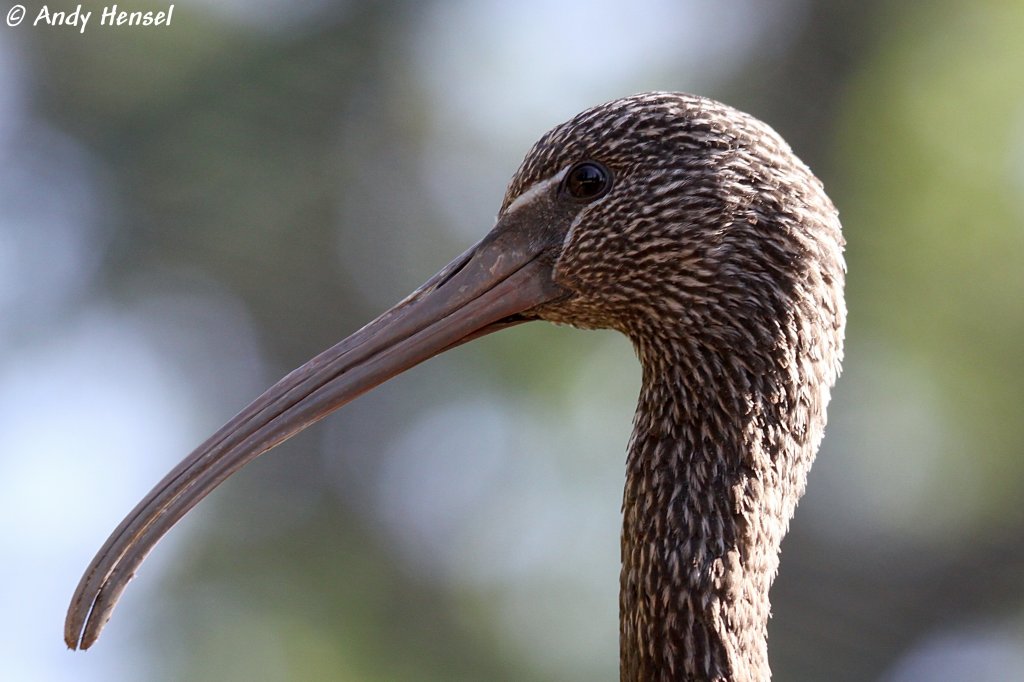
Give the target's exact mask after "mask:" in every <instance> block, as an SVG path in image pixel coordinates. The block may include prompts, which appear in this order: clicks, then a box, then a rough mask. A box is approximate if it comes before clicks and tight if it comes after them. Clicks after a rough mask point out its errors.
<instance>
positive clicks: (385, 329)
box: [64, 224, 567, 649]
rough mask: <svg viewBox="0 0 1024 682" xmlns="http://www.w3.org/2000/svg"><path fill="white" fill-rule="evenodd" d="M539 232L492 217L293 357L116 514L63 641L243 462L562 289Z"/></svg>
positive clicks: (76, 643)
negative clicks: (330, 342)
mask: <svg viewBox="0 0 1024 682" xmlns="http://www.w3.org/2000/svg"><path fill="white" fill-rule="evenodd" d="M548 246H550V243H549V240H546V239H543V238H539V236H538V233H537V232H536V231H533V232H531V231H530V230H518V229H509V228H508V227H506V228H502V227H501V226H500V224H499V227H496V228H495V230H494V231H492V232H491V234H489V235H488V236H487V237H486V238H485V239H484V240H483V241H482V242H480V243H479V244H478V245H477V246H475V247H473V248H472V249H470V250H469V251H467V252H466V253H464V254H463V255H462V256H460V257H459V258H457V259H456V260H454V261H453V262H452V263H450V264H449V265H448V266H447V267H445V268H444V269H443V270H441V272H439V273H437V274H436V275H434V277H432V278H430V279H429V280H428V281H427V282H426V283H425V284H424V285H423V286H422V287H420V288H419V289H417V290H416V291H415V292H413V293H412V294H411V295H410V296H409V297H408V298H406V299H405V300H404V301H402V302H401V303H399V304H398V305H396V306H395V307H394V308H392V309H391V310H388V311H387V312H385V313H384V314H383V315H381V316H380V317H379V318H377V319H376V320H374V321H373V322H371V323H370V324H368V325H366V326H365V327H363V328H362V329H360V330H359V331H358V332H356V333H355V334H353V335H352V336H350V337H348V338H347V339H345V340H344V341H342V342H341V343H339V344H337V345H336V346H334V347H333V348H330V349H328V350H326V351H324V352H323V353H321V354H320V355H318V356H316V357H315V358H313V359H312V360H310V361H309V362H307V363H306V364H304V365H302V366H301V367H299V368H298V369H296V370H295V371H293V372H292V373H290V374H289V375H287V376H286V377H284V378H283V379H281V380H280V381H279V382H277V383H276V384H275V385H274V386H272V387H271V388H270V389H269V390H267V391H266V392H265V393H264V394H263V395H261V396H260V397H259V398H257V399H256V400H255V401H254V402H253V403H252V404H251V405H249V406H248V407H246V408H245V409H244V410H242V411H241V412H240V413H239V414H238V415H237V416H235V417H234V419H232V420H231V421H229V422H228V423H227V424H225V425H224V426H223V427H221V429H220V430H219V431H217V432H216V433H215V434H214V435H213V436H211V437H210V438H209V439H208V440H207V441H206V442H205V443H203V444H202V445H200V446H199V447H198V448H197V449H196V450H195V451H194V452H192V454H190V455H189V456H188V457H186V458H185V459H184V460H183V461H182V462H181V463H180V464H179V465H178V466H176V467H175V468H174V469H173V470H172V471H171V472H170V473H169V474H167V476H166V477H164V479H163V480H162V481H160V482H159V483H158V484H157V485H156V487H155V488H153V490H152V491H150V493H149V494H148V495H146V497H145V499H143V500H142V501H141V502H140V503H139V504H138V505H137V506H136V507H135V509H133V510H132V511H131V513H130V514H128V516H127V517H126V518H125V519H124V521H122V522H121V525H119V526H118V527H117V528H116V529H115V530H114V532H113V533H112V534H111V536H110V538H108V539H107V542H106V543H105V544H104V545H103V547H102V548H101V549H100V551H99V552H98V553H97V554H96V557H95V558H94V559H93V561H92V564H90V566H89V567H88V569H86V572H85V574H84V575H83V576H82V580H81V582H79V584H78V588H77V589H76V590H75V594H74V597H73V598H72V601H71V606H70V608H69V609H68V614H67V620H66V621H65V626H64V641H65V642H67V645H68V647H70V648H72V649H75V648H79V647H81V648H82V649H87V648H89V647H90V646H91V645H92V644H93V643H94V642H95V641H96V639H97V638H98V637H99V634H100V630H102V628H103V626H104V625H105V624H106V622H107V620H108V619H109V618H110V615H111V612H112V611H113V609H114V606H115V605H116V604H117V601H118V599H119V598H120V596H121V593H122V592H123V591H124V589H125V587H126V586H127V584H128V581H129V580H131V578H132V576H133V575H134V574H135V571H136V570H137V569H138V567H139V565H140V564H141V563H142V561H143V559H145V558H146V555H147V554H148V553H149V552H150V550H152V549H153V547H154V546H155V545H156V543H157V542H158V541H159V540H160V538H161V537H163V535H164V534H165V533H166V532H167V531H168V530H170V528H171V527H172V526H173V525H174V524H175V523H177V522H178V521H179V520H180V519H181V517H182V516H184V515H185V513H186V512H188V510H189V509H191V508H192V507H193V506H195V504H196V503H197V502H199V501H200V500H201V499H202V498H203V497H205V496H206V495H207V494H208V493H209V492H210V491H212V490H213V489H214V488H216V487H217V486H218V485H220V483H221V482H223V481H224V479H226V478H227V477H228V476H230V475H231V474H233V473H234V472H236V471H238V470H239V469H240V468H241V467H243V466H244V465H245V464H247V463H248V462H250V461H252V460H253V459H255V458H256V457H257V456H259V455H260V454H262V453H264V452H266V451H267V450H269V449H270V448H272V447H274V446H275V445H277V444H278V443H280V442H282V441H284V440H285V439H287V438H289V437H290V436H292V435H294V434H295V433H297V432H299V431H301V430H302V429H304V428H306V427H307V426H309V425H310V424H312V423H314V422H316V421H318V420H319V419H321V418H323V417H324V416H325V415H327V414H328V413H329V412H331V411H332V410H335V409H337V408H338V407H340V406H342V405H344V404H345V403H347V402H348V401H350V400H352V399H354V398H356V397H357V396H359V395H361V394H362V393H365V392H366V391H368V390H370V389H371V388H373V387H374V386H377V385H378V384H380V383H382V382H384V381H386V380H387V379H389V378H391V377H393V376H395V375H396V374H399V373H400V372H402V371H404V370H406V369H409V368H410V367H413V366H414V365H417V364H419V363H420V362H423V361H424V360H426V359H428V358H430V357H432V356H434V355H437V354H438V353H441V352H444V351H445V350H447V349H449V348H452V347H454V346H457V345H459V344H461V343H464V342H466V341H469V340H471V339H474V338H477V337H480V336H483V335H485V334H489V333H491V332H494V331H497V330H498V329H502V328H505V327H508V326H511V325H513V324H518V323H519V322H525V321H527V320H528V319H530V317H529V315H528V312H529V311H530V309H532V308H535V307H537V306H539V305H542V304H544V303H546V302H548V301H551V300H554V299H556V298H560V297H562V296H564V295H565V294H566V293H567V292H566V291H565V290H564V289H562V288H560V287H559V286H557V285H556V284H554V283H553V282H552V280H551V266H550V259H549V258H548V257H546V256H545V249H546V248H547V247H548Z"/></svg>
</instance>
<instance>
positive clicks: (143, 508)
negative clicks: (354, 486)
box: [65, 93, 843, 648]
mask: <svg viewBox="0 0 1024 682" xmlns="http://www.w3.org/2000/svg"><path fill="white" fill-rule="evenodd" d="M842 274H843V273H842V254H841V235H840V233H839V225H838V221H837V219H836V216H835V210H834V208H833V207H832V204H831V203H830V202H829V200H828V199H827V197H826V196H825V194H824V192H823V191H822V189H821V185H820V183H819V182H818V181H817V179H815V178H814V176H813V175H811V173H810V171H808V170H807V168H806V167H805V166H804V165H803V164H802V163H800V161H799V160H797V159H796V157H795V156H793V154H792V153H791V152H790V151H789V148H788V147H787V146H786V144H785V143H784V142H783V141H782V140H781V139H780V138H779V137H778V136H777V135H776V134H775V133H774V132H773V131H772V130H771V129H770V128H768V127H767V126H765V125H764V124H762V123H760V122H758V121H757V120H755V119H753V118H751V117H749V116H746V115H744V114H741V113H740V112H738V111H736V110H734V109H731V108H729V107H726V106H724V105H722V104H719V103H716V102H713V101H711V100H707V99H703V98H700V97H695V96H690V95H680V94H667V93H651V94H645V95H637V96H634V97H629V98H625V99H621V100H616V101H614V102H611V103H608V104H605V105H602V106H598V107H595V108H593V109H590V110H587V111H585V112H583V113H581V114H580V115H578V116H576V117H575V118H573V119H572V120H571V121H568V122H567V123H565V124H563V125H560V126H558V127H556V128H554V129H553V130H551V131H550V132H548V133H547V134H546V135H544V136H543V137H542V138H541V139H540V141H538V142H537V144H536V145H535V146H534V147H533V149H532V150H531V151H530V152H529V154H528V155H527V156H526V158H525V160H524V161H523V164H522V166H521V167H520V168H519V170H518V171H517V172H516V174H515V176H514V177H513V179H512V182H511V184H510V185H509V188H508V191H507V193H506V196H505V200H504V202H503V204H502V207H501V210H500V212H499V215H498V219H497V223H496V225H495V227H494V229H493V230H492V231H491V232H490V233H489V234H488V235H487V236H486V237H485V238H484V239H483V240H482V241H481V242H480V243H479V244H477V245H476V246H474V247H472V248H471V249H469V250H468V251H466V252H465V253H464V254H463V255H461V256H460V257H458V258H457V259H455V260H454V261H452V263H450V264H449V265H448V266H446V267H445V268H443V269H442V270H441V271H440V272H439V273H438V274H436V275H435V276H434V277H432V278H431V279H429V280H428V281H427V282H426V283H425V284H424V285H423V286H422V287H420V288H419V289H417V290H416V291H415V292H413V293H412V294H410V295H409V297H407V298H406V299H405V300H404V301H402V302H400V303H399V304H398V305H396V306H395V307H394V308H392V309H391V310H389V311H387V312H385V313H384V314H383V315H381V316H380V317H379V318H377V319H376V320H375V321H373V322H371V323H370V324H368V325H366V326H365V327H363V328H362V329H360V330H359V331H357V332H356V333H354V334H352V335H351V336H349V337H348V338H347V339H345V340H344V341H342V342H340V343H339V344H337V345H336V346H334V347H333V348H330V349H328V350H326V351H324V352H323V353H321V354H320V355H318V356H317V357H315V358H313V359H312V360H310V361H309V362H307V363H306V364H305V365H303V366H302V367H300V368H298V369H296V370H295V371H293V372H292V373H290V374H289V375H288V376H286V377H284V378H283V379H281V380H280V381H279V382H278V383H277V384H275V385H274V386H272V387H271V388H270V389H268V390H267V391H266V392H265V393H264V394H263V395H262V396H260V397H259V398H257V399H256V401H254V402H253V403H252V404H251V405H249V406H248V407H246V408H245V409H244V410H243V411H242V412H240V413H239V414H238V415H237V416H236V417H234V418H233V419H232V420H231V421H229V422H228V423H227V424H225V425H224V426H223V427H222V428H221V429H220V430H219V431H218V432H217V433H215V434H214V435H213V436H212V437H210V438H209V439H208V440H207V441H206V442H205V443H203V444H202V445H200V446H199V447H198V448H197V449H196V450H195V451H194V452H193V453H192V454H191V455H189V456H188V457H187V458H186V459H185V460H184V461H182V463H181V464H179V465H178V466H177V467H176V468H175V469H174V470H172V471H171V472H170V473H169V474H168V475H167V476H166V477H165V478H164V479H163V480H162V481H160V482H159V483H158V484H157V485H156V487H155V488H154V489H153V490H152V491H151V492H150V493H149V495H148V496H147V497H146V498H145V499H143V500H142V502H140V503H139V505H138V506H137V507H136V508H135V509H134V510H133V511H132V512H131V513H130V514H129V516H128V517H127V518H125V520H124V521H123V522H122V524H121V525H120V526H119V527H118V528H117V529H115V531H114V532H113V534H112V535H111V536H110V538H109V539H108V541H107V543H106V544H105V545H104V546H103V547H102V548H101V549H100V551H99V553H98V554H97V556H96V558H95V559H94V561H93V563H92V565H91V566H90V567H89V569H87V571H86V573H85V575H84V576H83V577H82V581H81V583H80V584H79V586H78V590H77V591H76V593H75V596H74V598H73V600H72V604H71V608H70V610H69V612H68V618H67V622H66V627H65V639H66V641H67V643H68V645H69V646H71V647H73V648H74V647H78V646H81V647H83V648H87V647H88V646H90V645H91V644H92V643H93V641H95V639H96V637H98V635H99V632H100V629H101V628H102V627H103V625H104V623H105V622H106V620H107V619H108V618H109V616H110V613H111V611H112V609H113V607H114V605H115V603H116V602H117V600H118V598H119V597H120V594H121V592H122V591H123V590H124V588H125V586H126V585H127V582H128V580H129V579H130V578H131V577H132V575H133V574H134V573H135V570H136V568H138V566H139V564H140V563H141V562H142V560H143V559H144V557H145V556H146V554H147V553H148V552H149V551H150V550H151V549H152V547H153V546H154V545H155V544H156V542H157V541H158V540H159V539H160V538H161V537H162V536H163V534H164V533H166V532H167V531H168V530H169V529H170V528H171V526H173V525H174V524H175V523H176V522H177V521H178V520H179V519H180V518H181V517H182V516H183V515H184V514H185V513H186V512H187V511H188V510H189V509H191V508H192V507H193V506H194V505H195V504H196V503H197V502H198V501H199V500H200V499H202V498H203V497H204V496H205V495H206V494H207V493H209V492H210V491H211V490H212V489H213V488H215V487H216V486H217V485H219V484H220V483H221V482H222V481H223V480H224V479H226V478H227V477H228V476H230V475H231V474H232V473H233V472H235V471H237V470H238V469H239V468H241V467H242V466H243V465H245V464H246V463H247V462H249V461H251V460H252V459H254V458H255V457H256V456H258V455H259V454H261V453H263V452H265V451H267V450H269V449H270V448H272V447H274V446H275V445H277V444H278V443H280V442H281V441H283V440H285V439H287V438H289V437H290V436H291V435H293V434H294V433H297V432H298V431H300V430H301V429H303V428H305V427H306V426H308V425H310V424H312V423H313V422H315V421H317V420H319V419H321V418H322V417H324V416H325V415H327V414H328V413H329V412H331V411H332V410H334V409H336V408H338V407H340V406H341V405H343V404H344V403H346V402H348V401H349V400H352V399H353V398H355V397H357V396H358V395H360V394H362V393H364V392H366V391H368V390H370V389H371V388H373V387H374V386H376V385H378V384H380V383H381V382H383V381H386V380H387V379H389V378H390V377H392V376H394V375H396V374H398V373H400V372H402V371H404V370H406V369H408V368H410V367H412V366H414V365H416V364H418V363H420V362H422V361H423V360H426V359H427V358H430V357H432V356H434V355H436V354H438V353H441V352H444V351H445V350H448V349H450V348H452V347H454V346H457V345H460V344H462V343H465V342H467V341H470V340H472V339H475V338H478V337H480V336H483V335H485V334H489V333H491V332H494V331H497V330H499V329H502V328H505V327H508V326H511V325H514V324H518V323H521V322H525V321H528V320H531V319H546V320H550V321H554V322H559V323H568V324H572V325H575V326H579V327H589V328H594V327H602V328H613V329H618V330H620V331H623V332H625V333H627V334H629V335H630V336H631V337H632V338H633V339H634V341H635V342H637V343H638V344H642V343H644V342H645V340H650V339H686V340H688V342H689V343H691V344H696V345H697V346H708V347H710V346H711V345H713V343H714V342H715V341H716V339H717V340H718V341H721V340H723V339H724V340H725V342H726V343H727V344H730V346H729V347H732V346H735V345H736V344H740V343H748V342H749V343H754V344H757V343H759V341H758V340H757V338H755V337H756V336H757V335H758V334H759V333H760V332H758V331H757V330H758V329H762V328H768V327H770V326H772V325H778V324H779V322H778V320H779V319H781V320H783V322H782V324H783V325H785V324H786V319H787V316H790V317H792V316H794V315H797V316H799V315H801V314H803V313H802V312H801V311H802V310H803V309H804V308H806V312H807V315H817V316H818V319H817V322H815V323H814V324H820V326H821V327H822V328H825V327H828V326H831V327H832V328H833V330H834V329H836V328H838V327H841V315H842V312H841V310H840V308H839V306H841V303H839V301H840V300H841V297H840V295H839V288H841V284H842ZM816 296H817V297H819V298H822V299H823V301H824V303H823V304H822V305H819V301H817V300H815V297H816ZM822 308H831V312H826V313H822V312H820V309H822ZM780 316H781V317H780ZM830 316H831V317H830ZM751 330H753V331H751ZM770 331H771V334H769V336H771V337H773V338H777V336H778V333H779V329H777V328H772V329H771V330H770ZM752 335H753V336H752ZM766 338H767V337H766Z"/></svg>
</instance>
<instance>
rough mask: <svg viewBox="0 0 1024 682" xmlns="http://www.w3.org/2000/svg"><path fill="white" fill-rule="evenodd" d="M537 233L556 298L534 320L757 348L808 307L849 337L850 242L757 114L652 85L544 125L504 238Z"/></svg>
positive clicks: (511, 197)
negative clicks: (846, 260)
mask: <svg viewBox="0 0 1024 682" xmlns="http://www.w3.org/2000/svg"><path fill="white" fill-rule="evenodd" d="M506 229H507V230H510V231H513V232H516V233H517V234H520V235H527V234H529V235H537V240H536V241H535V242H534V248H535V250H536V251H537V256H536V257H537V258H539V259H542V260H544V261H545V262H546V263H547V264H548V266H549V268H550V273H549V277H550V279H551V281H552V282H553V283H554V284H556V285H557V286H558V287H559V288H560V289H561V290H562V291H563V294H562V295H561V296H557V297H552V299H551V300H550V301H546V302H543V303H541V304H539V305H538V306H537V307H536V308H534V309H533V310H531V311H529V313H528V314H527V315H528V316H531V317H537V318H542V319H546V320H550V321H553V322H559V323H565V324H571V325H573V326H576V327H584V328H612V329H617V330H619V331H622V332H624V333H626V334H627V335H629V336H630V337H631V338H633V339H634V341H641V342H643V341H645V340H651V339H666V340H668V341H676V342H678V341H679V340H680V339H685V340H686V342H687V344H688V345H689V346H691V347H694V348H700V347H703V346H707V347H717V348H722V347H723V346H724V347H725V348H731V349H735V348H736V347H737V346H746V347H747V348H756V347H758V346H759V345H763V344H765V343H770V341H769V340H768V339H769V337H772V336H775V335H777V334H778V333H779V326H780V322H781V323H782V324H783V325H785V323H786V322H788V321H792V320H793V319H794V318H795V317H798V316H803V317H804V318H805V319H803V320H801V323H802V324H805V325H808V326H809V327H814V328H815V329H816V330H817V329H818V328H820V331H821V332H822V334H823V335H825V336H831V337H834V338H833V339H832V341H833V342H835V340H836V339H838V338H839V337H841V333H842V326H843V321H844V319H843V318H844V314H845V313H844V310H843V307H842V286H843V279H844V265H843V257H842V249H843V238H842V233H841V230H840V226H839V221H838V216H837V213H836V210H835V208H834V206H833V205H832V202H831V201H830V200H829V198H828V197H827V196H826V194H825V192H824V189H823V187H822V185H821V183H820V182H819V181H818V179H817V178H816V177H814V175H813V174H812V173H811V171H810V170H809V169H808V168H807V167H806V166H805V165H804V164H803V163H802V162H801V161H800V160H799V159H798V158H797V157H796V156H795V155H794V154H793V153H792V151H791V150H790V148H789V146H788V145H787V144H786V143H785V142H784V141H783V140H782V139H781V138H780V137H779V136H778V135H777V134H776V133H775V131H774V130H772V129H771V128H770V127H768V126H767V125H765V124H764V123H762V122H761V121H759V120H757V119H755V118H753V117H751V116H749V115H747V114H744V113H742V112H740V111H737V110H736V109H733V108H731V107H728V106H726V105H724V104H721V103H719V102H715V101H712V100H709V99H706V98H702V97H697V96H693V95H685V94H677V93H646V94H642V95H635V96H633V97H627V98H624V99H619V100H615V101H613V102H609V103H607V104H604V105H601V106H597V107H594V108H592V109H589V110H587V111H584V112H582V113H580V114H579V115H577V116H576V117H574V118H573V119H571V120H570V121H567V122H566V123H563V124H562V125H559V126H558V127H556V128H554V129H553V130H551V131H549V132H548V133H546V134H545V135H544V136H543V137H542V138H541V139H540V140H539V141H538V142H537V143H536V144H535V145H534V147H533V149H532V150H531V151H530V152H529V153H528V154H527V156H526V158H525V159H524V161H523V163H522V165H521V166H520V168H519V169H518V171H517V172H516V174H515V175H514V177H513V178H512V181H511V182H510V184H509V187H508V190H507V192H506V195H505V199H504V201H503V203H502V207H501V211H500V213H499V216H498V225H497V227H496V228H495V231H496V232H500V231H503V230H506Z"/></svg>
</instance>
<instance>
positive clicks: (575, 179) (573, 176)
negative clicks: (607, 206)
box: [565, 161, 612, 201]
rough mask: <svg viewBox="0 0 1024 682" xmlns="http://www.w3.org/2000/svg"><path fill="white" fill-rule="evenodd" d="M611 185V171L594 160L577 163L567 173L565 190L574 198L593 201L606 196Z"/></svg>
mask: <svg viewBox="0 0 1024 682" xmlns="http://www.w3.org/2000/svg"><path fill="white" fill-rule="evenodd" d="M611 186H612V174H611V172H609V170H608V169H607V168H605V167H604V166H602V165H601V164H599V163H596V162H594V161H584V162H582V163H577V164H576V165H575V166H573V167H572V168H570V169H569V172H568V173H566V174H565V190H566V191H567V192H568V193H569V196H571V197H572V198H574V199H582V200H584V201H592V200H593V199H597V198H598V197H601V196H604V195H605V193H606V192H608V190H609V189H611Z"/></svg>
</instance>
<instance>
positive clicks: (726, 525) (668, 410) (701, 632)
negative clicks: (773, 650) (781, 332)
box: [619, 345, 820, 682]
mask: <svg viewBox="0 0 1024 682" xmlns="http://www.w3.org/2000/svg"><path fill="white" fill-rule="evenodd" d="M638 352H639V354H640V357H641V361H642V362H643V364H644V382H643V388H642V389H641V395H640V400H639V404H638V408H637V415H636V419H635V421H634V432H633V437H632V441H631V443H630V451H629V457H628V462H627V479H626V488H625V496H624V500H623V532H622V573H621V592H620V602H619V607H620V619H621V640H620V649H621V651H620V653H621V676H622V680H624V681H625V680H629V681H634V680H691V681H693V682H705V681H716V682H760V681H764V680H768V679H769V678H770V670H769V666H768V652H767V641H766V635H767V624H768V617H769V610H770V607H769V601H768V590H769V587H770V586H771V583H772V580H773V579H774V577H775V573H776V570H777V567H778V555H779V545H780V543H781V541H782V537H783V536H784V535H785V532H786V529H787V526H788V521H789V518H790V517H791V515H792V513H793V510H794V507H795V505H796V501H797V499H798V498H799V496H800V494H801V493H802V492H803V488H804V481H805V480H806V474H807V470H808V469H809V467H810V462H811V459H812V458H813V452H814V448H816V446H817V442H816V439H817V437H820V436H815V435H814V434H809V433H807V429H806V428H804V429H803V431H801V430H800V428H799V425H798V424H794V423H793V422H794V421H801V420H804V419H808V418H810V420H811V421H813V415H807V414H803V415H802V416H801V414H797V413H796V412H797V411H800V408H794V409H793V411H790V410H791V408H790V407H788V406H790V405H794V404H796V405H799V404H800V403H801V402H803V403H804V404H807V402H808V401H806V400H804V401H801V400H799V399H798V396H796V395H791V390H790V387H787V384H786V383H785V382H786V376H787V373H786V371H785V367H784V366H782V365H785V364H786V363H785V362H780V363H779V366H777V367H772V366H768V367H762V368H760V371H757V372H756V374H755V373H752V372H751V369H750V367H749V364H748V363H745V362H733V363H732V364H731V365H730V362H729V361H728V360H726V359H722V358H716V357H712V358H704V359H703V360H704V361H702V362H700V363H689V362H686V361H685V360H681V359H679V358H673V357H672V356H671V354H669V353H663V352H657V353H656V352H653V351H651V350H650V349H644V348H643V347H641V346H640V345H638ZM645 357H646V358H647V359H645ZM651 357H656V358H658V360H657V361H650V360H649V358H651ZM779 359H780V361H781V360H782V359H781V358H779ZM726 389H728V390H726ZM812 402H817V401H812ZM804 423H805V424H806V423H807V422H806V421H805V422H804ZM816 430H819V431H820V429H816ZM798 432H799V433H798ZM808 436H810V437H811V440H814V441H815V442H814V443H813V448H812V447H810V446H811V443H809V442H807V440H808V438H807V437H808Z"/></svg>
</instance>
